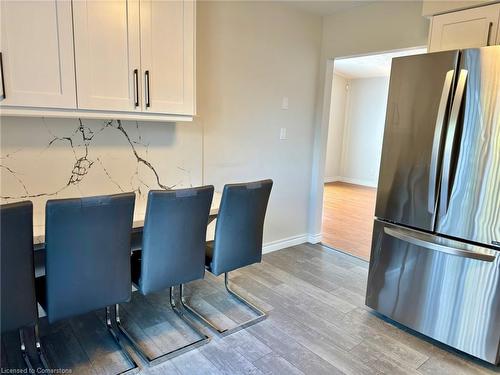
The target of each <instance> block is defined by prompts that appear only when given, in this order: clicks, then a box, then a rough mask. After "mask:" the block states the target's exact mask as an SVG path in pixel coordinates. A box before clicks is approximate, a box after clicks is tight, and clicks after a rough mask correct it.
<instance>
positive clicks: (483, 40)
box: [429, 4, 500, 52]
mask: <svg viewBox="0 0 500 375" xmlns="http://www.w3.org/2000/svg"><path fill="white" fill-rule="evenodd" d="M499 17H500V4H493V5H488V6H483V7H479V8H472V9H466V10H462V11H458V12H453V13H447V14H441V15H437V16H434V17H433V18H432V23H431V33H430V37H429V52H435V51H444V50H451V49H461V48H474V47H484V46H488V45H494V44H498V43H500V40H498V38H497V33H498V24H499Z"/></svg>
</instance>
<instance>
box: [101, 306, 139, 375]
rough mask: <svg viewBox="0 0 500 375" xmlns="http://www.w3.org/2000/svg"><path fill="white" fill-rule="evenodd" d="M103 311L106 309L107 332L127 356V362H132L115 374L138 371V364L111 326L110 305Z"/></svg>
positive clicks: (121, 374)
mask: <svg viewBox="0 0 500 375" xmlns="http://www.w3.org/2000/svg"><path fill="white" fill-rule="evenodd" d="M105 311H106V328H107V329H108V332H109V334H110V335H111V336H112V337H113V339H114V340H115V342H116V343H117V344H118V346H119V347H120V349H121V351H122V353H123V355H124V356H125V358H127V361H129V363H131V364H132V367H131V368H129V369H127V370H124V371H122V372H120V373H119V374H117V375H125V374H126V375H131V374H135V373H137V372H139V365H138V364H137V362H136V361H135V360H134V359H133V358H132V356H131V355H130V354H129V352H128V351H127V349H126V348H125V346H124V345H123V343H122V342H121V340H120V337H119V335H118V334H117V333H116V332H115V330H114V328H113V323H112V319H111V309H110V307H109V306H108V307H106V308H105Z"/></svg>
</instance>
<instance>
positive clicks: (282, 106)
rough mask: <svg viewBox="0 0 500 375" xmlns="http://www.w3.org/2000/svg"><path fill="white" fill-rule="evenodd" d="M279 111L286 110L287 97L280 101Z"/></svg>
mask: <svg viewBox="0 0 500 375" xmlns="http://www.w3.org/2000/svg"><path fill="white" fill-rule="evenodd" d="M281 109H288V96H284V97H283V100H282V101H281Z"/></svg>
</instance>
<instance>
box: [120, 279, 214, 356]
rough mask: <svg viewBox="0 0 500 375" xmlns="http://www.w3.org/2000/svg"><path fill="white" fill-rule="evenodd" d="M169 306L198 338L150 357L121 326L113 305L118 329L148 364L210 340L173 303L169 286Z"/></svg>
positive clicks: (186, 350) (172, 295)
mask: <svg viewBox="0 0 500 375" xmlns="http://www.w3.org/2000/svg"><path fill="white" fill-rule="evenodd" d="M170 306H171V307H172V310H173V311H174V312H175V313H176V314H177V316H179V318H181V319H182V320H183V321H184V322H185V323H186V324H187V325H188V326H189V327H190V328H191V329H192V330H193V331H194V332H195V333H196V334H197V335H198V336H199V337H200V339H199V340H196V341H193V342H191V343H189V344H186V345H184V346H181V347H180V348H177V349H174V350H171V351H170V352H168V353H165V354H161V355H159V356H157V357H154V358H151V357H150V356H148V355H147V354H146V353H144V351H143V350H142V349H141V347H140V346H139V344H138V343H137V342H136V341H135V340H134V338H133V337H132V336H131V335H130V334H129V333H128V332H127V331H126V330H125V328H124V327H123V325H122V323H121V320H120V307H119V305H115V311H116V325H117V326H118V329H119V330H120V332H121V333H122V334H123V335H124V336H125V337H126V338H127V339H128V340H129V341H130V343H131V344H132V346H133V347H134V349H135V350H136V351H137V352H138V353H139V354H140V355H141V357H142V358H143V359H144V360H145V361H146V362H147V363H148V364H149V365H156V364H158V363H161V362H164V361H166V360H168V359H170V358H173V357H177V356H178V355H181V354H183V353H186V352H188V351H190V350H193V349H196V348H198V347H200V346H202V345H204V344H206V343H207V342H209V341H210V337H208V336H207V335H205V334H204V333H203V332H201V331H200V330H199V329H198V328H197V327H196V325H195V324H194V323H193V322H192V321H191V320H190V319H189V318H188V317H187V316H186V315H185V314H184V312H183V311H181V310H179V309H178V308H177V306H176V304H175V300H174V287H171V288H170Z"/></svg>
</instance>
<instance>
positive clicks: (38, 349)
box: [34, 323, 50, 369]
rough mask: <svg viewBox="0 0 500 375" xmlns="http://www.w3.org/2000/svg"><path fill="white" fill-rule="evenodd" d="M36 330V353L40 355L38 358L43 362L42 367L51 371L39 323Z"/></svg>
mask: <svg viewBox="0 0 500 375" xmlns="http://www.w3.org/2000/svg"><path fill="white" fill-rule="evenodd" d="M34 330H35V349H36V352H37V354H38V358H39V359H40V362H42V366H43V367H44V368H45V369H50V366H49V362H48V361H47V359H46V358H45V353H44V350H43V348H42V342H41V341H40V334H39V330H38V323H37V324H35V327H34Z"/></svg>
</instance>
